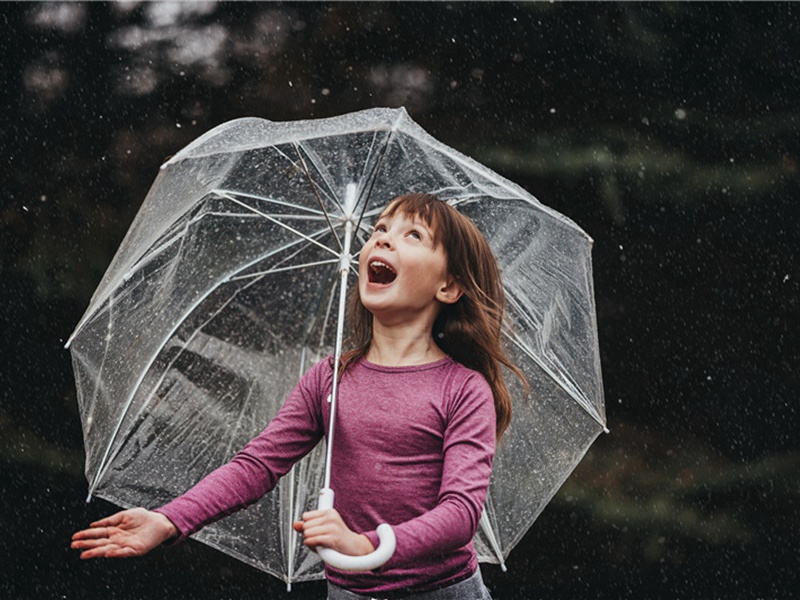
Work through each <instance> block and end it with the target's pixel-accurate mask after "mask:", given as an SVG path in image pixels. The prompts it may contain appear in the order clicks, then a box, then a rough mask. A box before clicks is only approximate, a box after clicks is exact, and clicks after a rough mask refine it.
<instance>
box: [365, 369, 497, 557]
mask: <svg viewBox="0 0 800 600" xmlns="http://www.w3.org/2000/svg"><path fill="white" fill-rule="evenodd" d="M448 417H449V418H448V423H447V426H446V428H445V433H444V440H443V454H444V456H443V466H442V483H441V487H440V490H439V494H438V499H437V504H436V506H435V507H434V508H433V509H431V510H430V511H428V512H426V513H424V514H422V515H420V516H419V517H415V518H414V519H411V520H409V521H406V522H404V523H401V524H399V525H395V526H393V529H394V532H395V536H396V538H397V549H396V550H395V553H394V555H393V556H392V558H391V559H390V560H389V561H388V562H387V563H386V564H385V565H384V566H383V567H381V568H380V569H378V571H377V572H381V571H382V570H385V569H391V568H395V567H400V566H403V565H404V564H406V563H410V562H414V561H418V560H419V559H422V558H426V559H430V558H433V557H436V556H437V555H443V554H447V553H448V552H452V551H453V550H457V549H458V548H462V547H463V546H466V545H467V544H469V543H470V542H471V541H472V538H473V537H474V536H475V533H476V532H477V530H478V524H479V522H480V518H481V513H482V511H483V503H484V501H485V500H486V494H487V491H488V489H489V480H490V478H491V474H492V459H493V457H494V450H495V437H496V425H495V407H494V398H493V395H492V391H491V388H490V387H489V384H488V383H487V382H486V380H485V379H484V378H483V377H482V376H481V375H480V374H478V373H471V374H470V376H469V377H468V378H467V379H466V380H465V381H464V382H463V383H462V384H461V386H460V387H459V389H458V390H457V391H456V393H455V394H454V395H453V399H452V401H451V403H450V410H449V411H448ZM364 535H366V536H367V538H369V540H370V542H372V545H373V546H375V547H376V548H377V547H378V544H379V543H380V542H379V540H378V535H377V533H376V532H375V531H369V532H365V533H364Z"/></svg>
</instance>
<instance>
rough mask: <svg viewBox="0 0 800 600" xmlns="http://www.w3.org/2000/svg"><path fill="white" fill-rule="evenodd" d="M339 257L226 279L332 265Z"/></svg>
mask: <svg viewBox="0 0 800 600" xmlns="http://www.w3.org/2000/svg"><path fill="white" fill-rule="evenodd" d="M338 262H339V259H337V258H331V259H329V260H318V261H315V262H310V263H303V264H301V265H292V266H290V267H277V268H274V269H269V270H267V271H259V272H257V273H248V274H247V275H237V276H236V277H231V278H230V279H228V281H241V280H243V279H250V278H252V277H261V276H263V275H272V274H273V273H283V272H285V271H293V270H295V269H307V268H308V267H318V266H321V265H333V264H337V263H338Z"/></svg>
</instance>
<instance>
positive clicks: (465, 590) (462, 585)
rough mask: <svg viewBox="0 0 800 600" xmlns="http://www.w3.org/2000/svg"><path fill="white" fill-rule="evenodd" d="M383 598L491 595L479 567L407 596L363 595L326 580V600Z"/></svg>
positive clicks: (455, 599) (449, 599) (483, 599)
mask: <svg viewBox="0 0 800 600" xmlns="http://www.w3.org/2000/svg"><path fill="white" fill-rule="evenodd" d="M384 598H409V600H411V599H413V600H492V597H491V595H489V590H487V589H486V586H485V585H483V578H482V577H481V570H480V569H478V570H477V571H475V574H474V575H472V576H471V577H469V579H465V580H464V581H459V582H458V583H454V584H453V585H448V586H447V587H445V588H442V589H440V590H431V591H430V592H418V593H416V594H408V595H407V596H403V595H402V592H400V595H398V592H395V593H392V594H391V595H390V596H380V595H378V596H364V595H362V594H356V593H354V592H350V591H348V590H346V589H344V588H340V587H338V586H335V585H333V584H332V583H330V582H328V600H383V599H384Z"/></svg>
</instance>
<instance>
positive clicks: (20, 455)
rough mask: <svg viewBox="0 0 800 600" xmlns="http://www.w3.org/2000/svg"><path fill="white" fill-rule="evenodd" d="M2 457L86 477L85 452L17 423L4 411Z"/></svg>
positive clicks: (0, 415) (1, 419)
mask: <svg viewBox="0 0 800 600" xmlns="http://www.w3.org/2000/svg"><path fill="white" fill-rule="evenodd" d="M0 430H2V432H3V435H2V436H0V459H2V460H4V461H9V462H12V463H17V464H21V465H24V466H27V467H33V468H36V469H41V470H44V471H49V472H52V473H57V474H59V475H68V476H71V477H75V478H81V477H83V454H82V453H81V452H79V451H75V450H68V449H65V448H62V447H59V446H56V445H55V444H52V443H51V442H49V441H47V440H46V439H44V438H42V437H40V436H39V435H37V434H36V433H33V432H32V431H30V430H28V429H26V428H25V427H23V426H21V425H20V424H18V423H15V422H14V421H12V420H11V418H10V417H9V416H8V415H7V414H6V413H5V412H3V411H0Z"/></svg>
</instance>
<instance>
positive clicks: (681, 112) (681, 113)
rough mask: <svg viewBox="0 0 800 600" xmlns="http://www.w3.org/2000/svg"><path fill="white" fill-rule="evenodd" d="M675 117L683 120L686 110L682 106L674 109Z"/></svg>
mask: <svg viewBox="0 0 800 600" xmlns="http://www.w3.org/2000/svg"><path fill="white" fill-rule="evenodd" d="M675 118H676V119H678V120H679V121H683V120H684V119H685V118H686V111H685V110H684V109H682V108H677V109H675Z"/></svg>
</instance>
